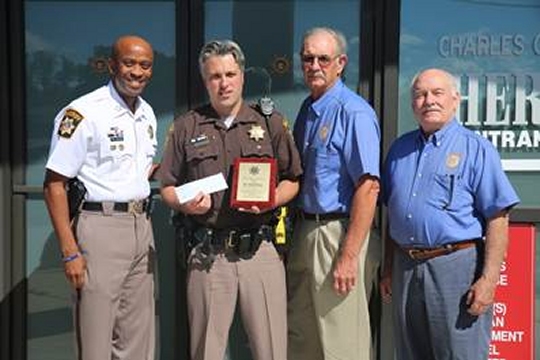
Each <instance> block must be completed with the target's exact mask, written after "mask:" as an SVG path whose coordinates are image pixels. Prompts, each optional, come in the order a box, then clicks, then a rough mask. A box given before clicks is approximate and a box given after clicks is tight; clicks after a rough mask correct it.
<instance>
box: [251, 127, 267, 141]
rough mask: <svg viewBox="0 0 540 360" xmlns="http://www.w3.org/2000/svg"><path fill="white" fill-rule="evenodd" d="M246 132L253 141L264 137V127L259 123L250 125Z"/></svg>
mask: <svg viewBox="0 0 540 360" xmlns="http://www.w3.org/2000/svg"><path fill="white" fill-rule="evenodd" d="M248 133H249V138H250V139H253V140H255V141H259V140H262V139H264V129H263V128H262V127H261V126H260V125H252V126H251V129H249V131H248Z"/></svg>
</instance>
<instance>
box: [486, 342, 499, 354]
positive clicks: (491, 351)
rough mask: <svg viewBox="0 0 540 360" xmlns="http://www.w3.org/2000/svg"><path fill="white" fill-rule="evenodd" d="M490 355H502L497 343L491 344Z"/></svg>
mask: <svg viewBox="0 0 540 360" xmlns="http://www.w3.org/2000/svg"><path fill="white" fill-rule="evenodd" d="M489 355H501V354H500V353H499V350H497V345H495V344H489Z"/></svg>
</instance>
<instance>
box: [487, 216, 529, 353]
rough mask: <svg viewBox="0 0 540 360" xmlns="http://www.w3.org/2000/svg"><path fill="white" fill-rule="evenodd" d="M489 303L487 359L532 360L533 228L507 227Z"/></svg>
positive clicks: (527, 225) (521, 226) (521, 225)
mask: <svg viewBox="0 0 540 360" xmlns="http://www.w3.org/2000/svg"><path fill="white" fill-rule="evenodd" d="M509 238H510V244H509V247H508V255H507V258H506V261H505V263H503V265H502V266H501V275H500V278H499V284H498V287H497V293H496V296H495V303H494V304H493V328H492V330H491V344H490V347H489V360H534V253H535V251H534V244H535V228H534V226H533V225H529V224H511V225H510V232H509Z"/></svg>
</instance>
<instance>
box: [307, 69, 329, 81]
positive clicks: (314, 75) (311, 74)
mask: <svg viewBox="0 0 540 360" xmlns="http://www.w3.org/2000/svg"><path fill="white" fill-rule="evenodd" d="M307 75H308V76H309V77H310V78H320V79H326V76H325V75H324V73H323V72H322V71H320V70H318V71H311V72H308V74H307Z"/></svg>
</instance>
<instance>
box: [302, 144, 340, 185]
mask: <svg viewBox="0 0 540 360" xmlns="http://www.w3.org/2000/svg"><path fill="white" fill-rule="evenodd" d="M310 164H312V166H313V169H315V173H316V176H317V178H318V179H320V180H324V179H329V178H334V177H335V174H338V173H339V171H340V166H341V160H340V155H339V152H337V151H336V150H334V149H332V148H330V147H328V146H318V147H312V148H308V166H309V165H310Z"/></svg>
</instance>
